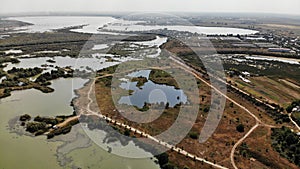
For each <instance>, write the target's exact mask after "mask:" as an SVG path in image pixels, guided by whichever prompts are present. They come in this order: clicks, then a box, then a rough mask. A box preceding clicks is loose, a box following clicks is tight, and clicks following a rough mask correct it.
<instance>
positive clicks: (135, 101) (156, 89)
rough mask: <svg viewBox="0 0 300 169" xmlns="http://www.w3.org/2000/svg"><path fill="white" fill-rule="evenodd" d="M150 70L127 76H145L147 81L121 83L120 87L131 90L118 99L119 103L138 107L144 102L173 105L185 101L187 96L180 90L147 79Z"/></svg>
mask: <svg viewBox="0 0 300 169" xmlns="http://www.w3.org/2000/svg"><path fill="white" fill-rule="evenodd" d="M150 72H151V70H142V71H138V72H134V73H131V74H129V75H128V76H129V77H140V76H142V77H146V78H147V79H148V82H146V83H145V84H144V85H143V86H141V87H137V86H136V85H137V82H130V81H126V82H123V83H121V85H120V87H121V88H122V89H125V90H133V91H134V92H133V93H132V95H130V96H123V97H121V98H120V100H119V104H128V105H134V106H137V107H139V108H142V107H143V106H144V103H145V102H146V103H152V104H160V103H161V102H163V103H164V104H166V103H167V102H168V103H169V105H170V107H174V106H175V105H176V104H179V103H180V102H183V103H186V102H187V96H186V95H185V94H184V92H183V91H182V90H179V89H175V87H174V86H167V85H161V84H156V83H154V82H152V81H151V80H149V74H150Z"/></svg>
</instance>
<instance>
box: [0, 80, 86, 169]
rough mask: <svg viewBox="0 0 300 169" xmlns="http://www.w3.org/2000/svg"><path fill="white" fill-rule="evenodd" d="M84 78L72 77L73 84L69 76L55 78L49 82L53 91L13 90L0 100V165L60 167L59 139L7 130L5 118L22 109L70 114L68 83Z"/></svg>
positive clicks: (78, 85) (26, 111)
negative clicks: (53, 139) (57, 150)
mask: <svg viewBox="0 0 300 169" xmlns="http://www.w3.org/2000/svg"><path fill="white" fill-rule="evenodd" d="M85 82H86V80H83V79H75V80H74V86H73V85H72V79H59V80H55V81H53V84H52V85H51V87H52V88H54V89H55V92H53V93H50V94H45V93H42V92H40V91H38V90H35V89H30V90H22V91H14V92H12V96H10V97H7V98H4V99H1V100H0V110H1V111H0V116H1V118H0V159H1V160H0V161H1V162H0V168H60V166H59V164H58V162H57V159H56V157H55V154H56V148H57V147H58V146H59V145H61V144H62V143H61V142H48V141H47V140H46V138H45V137H34V138H33V137H30V136H24V135H23V136H19V135H17V134H15V133H10V130H9V129H8V122H9V121H10V120H11V119H13V118H15V117H17V116H20V115H23V114H25V113H28V114H30V115H32V116H37V115H41V116H55V115H68V114H72V112H73V108H72V107H71V106H70V101H71V99H72V97H73V96H74V92H73V91H72V87H74V88H79V87H81V86H82V85H83V83H85ZM53 107H55V109H54V108H53Z"/></svg>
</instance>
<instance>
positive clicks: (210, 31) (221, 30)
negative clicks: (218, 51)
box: [104, 24, 258, 35]
mask: <svg viewBox="0 0 300 169" xmlns="http://www.w3.org/2000/svg"><path fill="white" fill-rule="evenodd" d="M159 29H168V30H175V31H188V32H191V33H199V34H205V35H227V34H233V35H237V34H240V35H249V34H255V33H258V31H255V30H250V29H240V28H229V27H203V26H180V25H174V26H169V25H168V26H160V25H154V26H149V25H136V24H131V25H122V24H114V25H109V26H108V27H105V29H104V30H107V31H122V32H129V31H150V30H159Z"/></svg>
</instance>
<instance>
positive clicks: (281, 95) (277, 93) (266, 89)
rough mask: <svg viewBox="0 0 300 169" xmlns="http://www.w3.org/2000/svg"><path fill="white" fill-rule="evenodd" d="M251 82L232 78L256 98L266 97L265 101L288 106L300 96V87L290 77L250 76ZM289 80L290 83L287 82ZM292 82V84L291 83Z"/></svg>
mask: <svg viewBox="0 0 300 169" xmlns="http://www.w3.org/2000/svg"><path fill="white" fill-rule="evenodd" d="M248 79H249V80H250V81H251V83H246V82H244V81H242V80H241V79H240V78H238V77H235V78H230V79H229V80H231V81H232V82H235V83H236V84H237V86H238V87H239V88H240V89H242V90H244V91H246V92H248V93H250V94H252V95H253V96H255V97H256V98H264V99H265V101H270V102H271V103H276V104H278V105H281V106H282V107H287V106H288V105H289V104H291V102H292V101H294V100H296V99H297V98H300V89H299V88H298V87H297V86H298V85H296V84H295V83H293V82H290V81H289V80H288V79H287V80H285V79H278V78H270V77H267V76H259V77H250V78H248ZM286 82H288V83H286ZM291 84H292V85H291Z"/></svg>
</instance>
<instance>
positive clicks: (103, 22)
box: [8, 16, 258, 35]
mask: <svg viewBox="0 0 300 169" xmlns="http://www.w3.org/2000/svg"><path fill="white" fill-rule="evenodd" d="M8 19H10V20H18V21H23V22H27V23H32V24H34V25H31V26H26V27H19V28H17V29H18V30H19V31H21V30H22V31H21V32H30V33H34V32H46V31H51V30H53V29H59V28H65V27H70V26H79V25H86V26H84V27H83V28H80V29H73V30H72V31H74V32H81V33H93V34H96V33H102V34H107V33H108V31H111V30H113V31H124V32H126V31H149V30H158V29H169V30H177V31H189V32H192V33H195V32H197V33H199V34H206V35H215V34H219V35H227V34H233V35H236V34H240V35H246V34H255V33H257V32H258V31H254V30H249V29H240V28H227V27H201V26H180V25H174V26H158V25H156V26H149V25H146V26H145V25H139V24H137V23H138V22H137V21H125V20H120V19H115V18H112V17H78V16H45V17H13V18H8ZM99 28H101V30H99ZM110 34H111V33H110ZM112 34H115V33H112Z"/></svg>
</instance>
